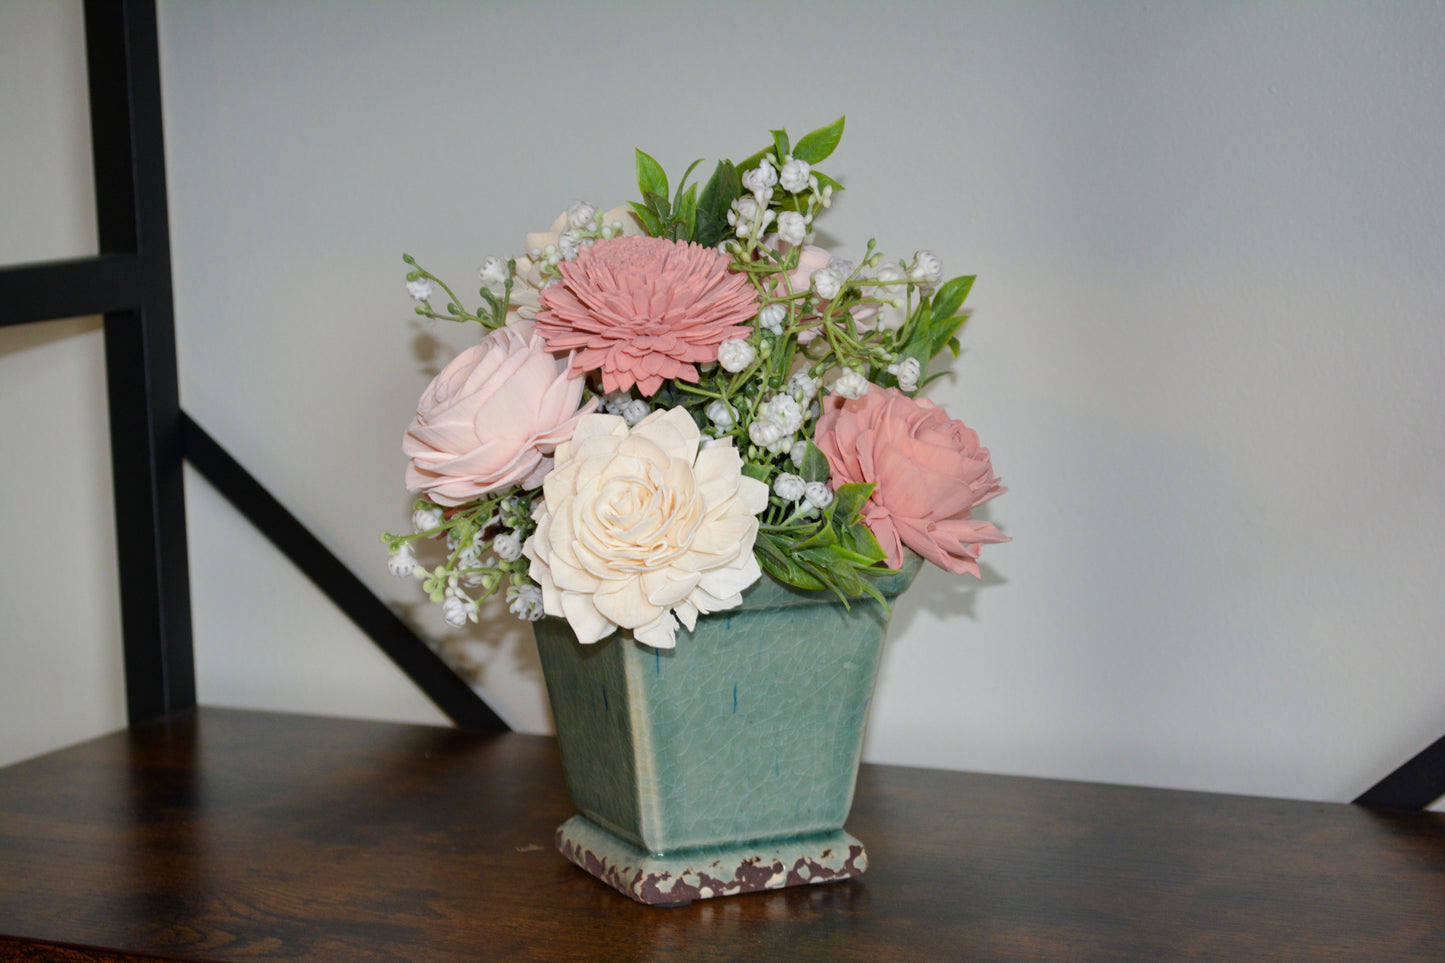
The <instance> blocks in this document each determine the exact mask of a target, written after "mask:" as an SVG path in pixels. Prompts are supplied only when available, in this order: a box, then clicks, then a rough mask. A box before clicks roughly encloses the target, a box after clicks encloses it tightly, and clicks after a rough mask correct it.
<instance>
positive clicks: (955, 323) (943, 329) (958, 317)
mask: <svg viewBox="0 0 1445 963" xmlns="http://www.w3.org/2000/svg"><path fill="white" fill-rule="evenodd" d="M967 320H968V315H966V314H955V315H954V316H953V317H951V318H943V319H942V320H940V321H935V322H934V323H933V324H932V325H930V326H929V337H930V338H932V339H933V343H932V348H933V354H931V355H929V356H928V359H925V360H930V359H932V358H933V357H935V356H936V355H937V354H938V353H939V352H940V351H942V350H943V349H944V346H945V345H947V346H948V347H950V348H953V346H954V345H955V344H957V343H958V337H957V335H958V329H959V328H961V327H963V323H964V322H965V321H967ZM953 356H954V357H955V358H957V357H958V348H953Z"/></svg>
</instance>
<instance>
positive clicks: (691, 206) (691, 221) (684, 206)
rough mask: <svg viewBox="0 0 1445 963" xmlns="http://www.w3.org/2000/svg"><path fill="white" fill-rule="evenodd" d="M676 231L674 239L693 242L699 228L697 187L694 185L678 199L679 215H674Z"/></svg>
mask: <svg viewBox="0 0 1445 963" xmlns="http://www.w3.org/2000/svg"><path fill="white" fill-rule="evenodd" d="M673 221H674V223H675V225H676V230H675V231H674V232H673V237H674V239H676V240H679V241H691V240H692V233H693V231H694V230H695V229H696V227H697V185H696V184H693V185H692V186H691V187H689V188H688V189H687V190H686V191H685V192H684V193H683V195H682V197H681V198H679V199H678V202H677V213H675V214H674V215H673Z"/></svg>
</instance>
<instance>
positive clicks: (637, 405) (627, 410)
mask: <svg viewBox="0 0 1445 963" xmlns="http://www.w3.org/2000/svg"><path fill="white" fill-rule="evenodd" d="M650 411H652V408H651V407H650V406H649V405H648V404H647V402H645V401H643V400H642V399H641V398H633V399H632V400H631V401H629V402H627V404H625V405H623V406H622V411H621V412H619V414H621V415H622V420H623V421H625V422H627V425H628V427H631V426H633V425H635V424H637V423H638V422H639V421H641V420H642V419H644V418H646V417H647V415H648V412H650Z"/></svg>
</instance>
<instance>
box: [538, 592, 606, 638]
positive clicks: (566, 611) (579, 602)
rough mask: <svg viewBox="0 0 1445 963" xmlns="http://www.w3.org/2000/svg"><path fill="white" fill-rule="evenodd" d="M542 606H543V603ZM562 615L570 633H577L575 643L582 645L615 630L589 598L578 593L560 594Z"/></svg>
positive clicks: (604, 636)
mask: <svg viewBox="0 0 1445 963" xmlns="http://www.w3.org/2000/svg"><path fill="white" fill-rule="evenodd" d="M543 604H544V605H545V602H544V603H543ZM562 613H563V615H565V616H566V618H567V624H568V625H570V626H572V631H573V632H575V633H577V641H578V642H581V643H582V644H583V645H590V644H592V643H593V642H597V641H600V640H602V639H605V638H607V636H608V635H610V634H612V632H614V631H615V630H616V629H617V626H616V625H613V624H612V623H611V622H609V621H607V620H606V619H605V618H603V617H602V614H601V613H600V612H598V611H597V607H596V606H595V605H593V604H592V598H591V596H588V595H582V594H580V593H578V592H563V593H562Z"/></svg>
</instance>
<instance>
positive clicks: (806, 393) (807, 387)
mask: <svg viewBox="0 0 1445 963" xmlns="http://www.w3.org/2000/svg"><path fill="white" fill-rule="evenodd" d="M788 394H790V395H792V396H793V397H794V398H796V399H798V403H799V404H807V403H808V402H809V401H812V400H813V398H814V397H815V396H816V395H817V394H818V381H817V379H816V378H812V377H810V376H809V375H808V372H806V371H797V372H794V373H793V376H792V377H791V378H789V379H788Z"/></svg>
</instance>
